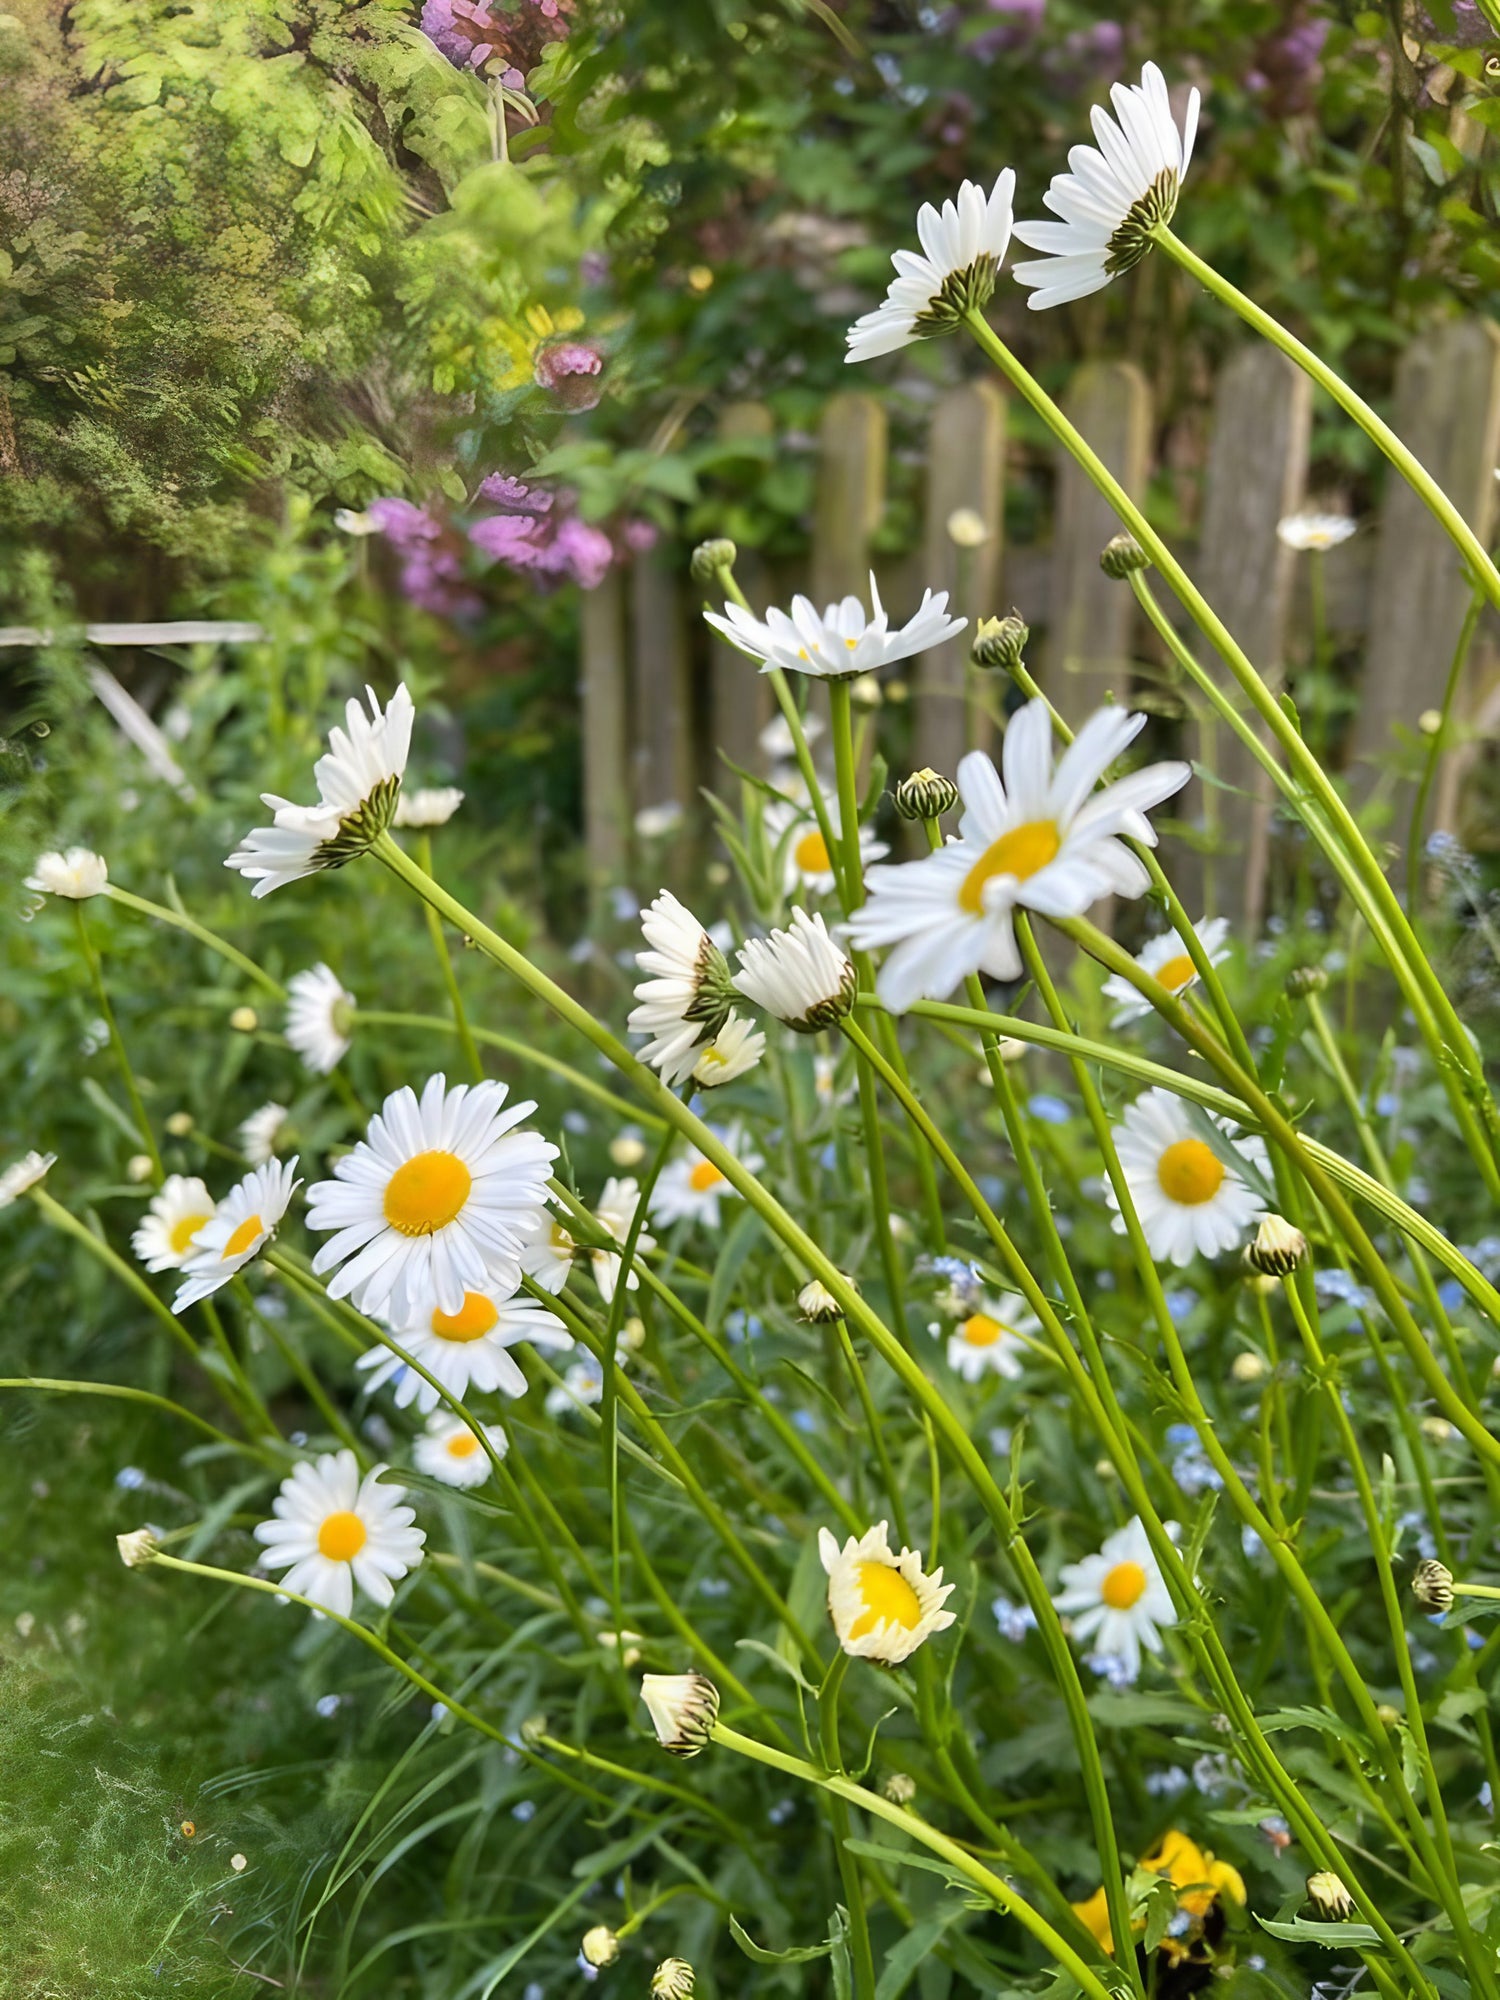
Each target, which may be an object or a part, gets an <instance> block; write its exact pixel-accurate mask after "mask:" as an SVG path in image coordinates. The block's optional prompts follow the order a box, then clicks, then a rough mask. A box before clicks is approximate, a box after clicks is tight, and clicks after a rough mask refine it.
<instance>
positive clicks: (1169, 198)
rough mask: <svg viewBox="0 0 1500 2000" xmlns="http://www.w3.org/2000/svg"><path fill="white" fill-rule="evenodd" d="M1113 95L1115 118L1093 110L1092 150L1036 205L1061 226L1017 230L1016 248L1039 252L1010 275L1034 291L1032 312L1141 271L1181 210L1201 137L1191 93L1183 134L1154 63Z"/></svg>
mask: <svg viewBox="0 0 1500 2000" xmlns="http://www.w3.org/2000/svg"><path fill="white" fill-rule="evenodd" d="M1109 94H1110V99H1111V101H1112V102H1113V104H1114V107H1115V117H1114V118H1111V117H1110V115H1109V113H1108V112H1107V111H1106V110H1105V109H1104V107H1103V106H1102V105H1098V104H1096V105H1095V106H1094V109H1093V111H1092V113H1091V114H1090V116H1091V120H1092V123H1093V127H1094V137H1095V138H1096V139H1097V140H1098V141H1099V144H1098V146H1097V147H1094V146H1074V147H1073V148H1072V150H1071V151H1070V152H1069V154H1068V165H1069V166H1070V167H1071V168H1072V170H1073V171H1072V172H1071V173H1068V174H1058V175H1056V176H1055V177H1054V179H1053V181H1052V184H1051V186H1050V187H1049V188H1048V189H1047V192H1046V193H1045V194H1044V195H1043V196H1042V200H1043V202H1044V203H1045V204H1046V206H1047V207H1048V208H1050V209H1051V211H1052V213H1053V214H1054V215H1057V216H1061V218H1062V220H1061V221H1060V222H1018V223H1017V224H1016V238H1017V241H1018V242H1021V243H1024V244H1025V245H1026V247H1027V248H1028V249H1029V250H1040V251H1042V252H1043V255H1042V256H1041V257H1040V258H1039V259H1038V260H1037V261H1036V262H1035V263H1025V264H1017V265H1016V266H1015V277H1016V281H1017V283H1018V284H1022V285H1028V286H1030V287H1032V293H1031V298H1030V299H1029V301H1028V304H1029V305H1030V306H1031V307H1032V309H1033V311H1037V312H1041V311H1044V310H1045V309H1046V308H1047V307H1048V306H1060V305H1066V304H1067V303H1068V302H1069V301H1070V300H1072V299H1082V298H1087V297H1088V295H1089V293H1090V292H1098V291H1102V290H1103V288H1104V287H1105V286H1106V285H1107V284H1108V283H1109V281H1110V279H1111V278H1115V277H1118V276H1119V274H1120V273H1121V272H1122V271H1128V270H1130V268H1131V267H1132V265H1135V264H1138V263H1139V262H1140V261H1141V259H1142V257H1144V256H1145V254H1146V252H1147V251H1148V250H1149V249H1150V248H1151V236H1152V232H1153V230H1155V229H1156V227H1157V225H1158V224H1160V223H1166V222H1170V221H1171V219H1172V215H1173V212H1174V210H1175V209H1176V207H1177V196H1178V194H1179V192H1180V191H1181V188H1182V183H1183V179H1184V177H1185V176H1186V174H1187V170H1188V162H1189V160H1191V158H1192V156H1193V139H1194V136H1195V134H1196V133H1197V130H1198V93H1197V91H1196V90H1193V91H1190V92H1189V93H1188V99H1187V106H1186V109H1185V112H1184V115H1183V121H1182V129H1181V131H1179V130H1178V127H1177V120H1176V119H1175V118H1174V117H1173V116H1172V105H1171V101H1170V99H1169V98H1168V96H1167V81H1166V78H1165V77H1164V76H1163V75H1162V73H1161V71H1160V70H1159V69H1158V68H1157V66H1156V64H1155V63H1147V64H1146V67H1145V68H1144V69H1143V70H1142V71H1141V80H1140V82H1139V83H1132V84H1125V83H1117V84H1114V85H1112V86H1111V89H1110V93H1109ZM1116 120H1118V123H1117V122H1116Z"/></svg>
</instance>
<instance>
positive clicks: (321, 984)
mask: <svg viewBox="0 0 1500 2000" xmlns="http://www.w3.org/2000/svg"><path fill="white" fill-rule="evenodd" d="M286 991H287V1007H286V1038H287V1040H288V1041H289V1042H290V1043H291V1045H292V1047H293V1048H294V1049H295V1050H296V1052H297V1054H298V1055H299V1056H301V1058H302V1061H303V1064H304V1066H305V1067H306V1068H308V1069H310V1070H311V1071H312V1072H313V1074H314V1076H328V1075H329V1074H331V1072H332V1071H334V1070H335V1069H337V1068H338V1066H339V1063H340V1061H341V1060H342V1059H343V1057H344V1056H346V1055H347V1054H348V1052H349V1037H350V1035H351V1033H352V1032H353V1028H354V1007H355V1001H354V995H353V994H352V993H351V992H349V991H348V989H347V988H346V987H345V986H343V985H342V984H341V983H340V981H339V978H338V975H337V974H336V973H333V972H330V971H329V969H328V967H327V966H326V965H315V966H314V967H313V968H312V970H311V971H310V972H299V973H297V974H295V975H294V977H293V978H291V979H290V980H288V982H287V989H286Z"/></svg>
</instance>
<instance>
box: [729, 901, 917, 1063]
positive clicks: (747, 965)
mask: <svg viewBox="0 0 1500 2000" xmlns="http://www.w3.org/2000/svg"><path fill="white" fill-rule="evenodd" d="M875 872H876V873H877V874H878V873H879V872H880V871H879V870H878V869H877V870H876V871H875ZM886 872H887V873H890V872H893V871H890V870H887V871H886ZM738 956H739V961H740V969H739V971H738V972H737V973H736V974H735V978H734V983H735V985H736V986H737V987H738V988H739V990H740V992H741V993H743V994H744V996H745V998H746V999H747V1000H753V1001H754V1002H755V1004H756V1006H757V1007H764V1008H765V1010H766V1012H767V1013H768V1014H774V1015H775V1016H776V1018H777V1020H778V1021H783V1022H785V1024H786V1026H787V1027H789V1028H794V1029H795V1030H796V1031H797V1033H798V1034H799V1035H815V1034H817V1032H818V1030H819V1029H820V1028H831V1027H832V1026H833V1025H834V1023H835V1022H836V1021H841V1020H842V1019H843V1018H844V1016H845V1015H846V1014H847V1013H848V1011H849V1009H850V1008H851V1007H852V1006H853V1005H854V995H855V993H856V991H857V990H858V985H859V981H858V978H857V976H856V974H855V970H854V966H853V964H852V963H851V961H850V959H849V958H848V956H847V955H846V953H844V952H843V951H841V950H840V949H839V947H838V946H837V945H836V944H835V943H834V941H833V939H832V938H831V937H830V936H829V935H828V926H827V924H825V923H824V921H823V919H822V918H821V917H820V916H819V917H810V916H809V915H808V914H807V912H806V910H804V909H802V908H800V907H798V908H796V909H794V910H793V911H792V916H791V922H790V923H789V924H788V926H787V928H786V929H785V930H784V931H772V932H771V934H770V936H769V937H763V938H747V939H746V941H745V943H744V944H743V945H741V946H740V949H739V954H738Z"/></svg>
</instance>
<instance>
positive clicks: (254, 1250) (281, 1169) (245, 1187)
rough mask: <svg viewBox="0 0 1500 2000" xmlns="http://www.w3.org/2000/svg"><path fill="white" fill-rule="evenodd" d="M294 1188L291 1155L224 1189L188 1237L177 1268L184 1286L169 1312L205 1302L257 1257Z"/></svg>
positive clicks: (277, 1222)
mask: <svg viewBox="0 0 1500 2000" xmlns="http://www.w3.org/2000/svg"><path fill="white" fill-rule="evenodd" d="M300 1185H301V1183H300V1182H299V1181H298V1179H297V1161H296V1158H295V1156H294V1157H293V1158H292V1159H290V1160H288V1161H287V1163H286V1165H285V1166H283V1165H282V1163H281V1161H280V1160H267V1162H266V1163H265V1165H264V1166H262V1167H255V1168H252V1170H251V1171H250V1172H249V1173H248V1174H246V1176H245V1178H244V1179H243V1180H242V1181H240V1182H239V1183H238V1184H237V1185H236V1186H234V1187H232V1188H231V1189H230V1190H229V1192H228V1194H227V1195H225V1197H224V1199H223V1200H222V1201H221V1202H220V1203H219V1205H218V1207H217V1208H216V1209H215V1210H214V1212H213V1214H212V1215H211V1216H210V1217H209V1219H208V1221H207V1222H205V1223H204V1225H203V1227H202V1228H201V1229H200V1230H199V1231H198V1233H197V1235H196V1236H194V1237H193V1239H192V1243H191V1245H190V1246H189V1249H190V1254H189V1255H188V1256H187V1257H186V1258H184V1259H183V1261H182V1263H181V1265H180V1266H179V1269H180V1270H181V1272H182V1276H183V1280H184V1282H183V1283H182V1284H181V1285H180V1286H179V1287H178V1290H177V1296H176V1298H175V1299H173V1301H172V1310H173V1312H174V1313H180V1312H182V1311H183V1310H184V1308H186V1307H187V1306H191V1305H196V1304H197V1303H198V1301H199V1299H206V1298H209V1297H210V1296H211V1295H212V1294H213V1293H214V1292H217V1291H218V1290H219V1289H220V1288H221V1287H222V1286H224V1285H227V1284H228V1283H229V1280H230V1279H231V1278H232V1277H233V1276H234V1275H235V1273H236V1272H237V1271H243V1270H244V1268H245V1266H246V1265H247V1264H248V1263H249V1262H250V1261H251V1259H252V1258H255V1257H258V1256H259V1255H260V1253H261V1251H262V1250H264V1248H265V1247H266V1245H267V1244H268V1243H269V1242H270V1240H271V1238H272V1237H273V1236H274V1235H275V1234H276V1229H277V1225H278V1224H279V1223H280V1221H281V1218H282V1216H284V1215H285V1214H286V1211H287V1204H288V1203H289V1202H290V1201H291V1198H292V1194H293V1192H294V1190H295V1189H296V1188H298V1187H299V1186H300Z"/></svg>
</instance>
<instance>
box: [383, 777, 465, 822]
mask: <svg viewBox="0 0 1500 2000" xmlns="http://www.w3.org/2000/svg"><path fill="white" fill-rule="evenodd" d="M463 802H464V795H463V793H462V792H461V791H460V790H459V789H458V787H457V785H429V786H426V787H419V788H418V789H417V790H416V791H414V792H403V793H402V794H401V796H400V798H399V799H397V801H396V816H395V818H394V819H393V820H392V821H391V825H392V826H410V827H430V826H446V825H447V824H448V822H449V820H450V819H452V817H453V815H454V814H455V813H456V812H457V811H458V809H459V807H460V806H461V805H462V804H463Z"/></svg>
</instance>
